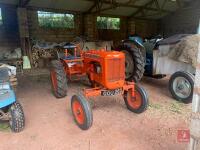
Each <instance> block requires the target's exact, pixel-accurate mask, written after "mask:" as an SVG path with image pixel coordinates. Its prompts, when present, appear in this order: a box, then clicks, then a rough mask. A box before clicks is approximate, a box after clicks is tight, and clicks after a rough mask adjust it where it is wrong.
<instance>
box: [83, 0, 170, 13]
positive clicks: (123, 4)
mask: <svg viewBox="0 0 200 150" xmlns="http://www.w3.org/2000/svg"><path fill="white" fill-rule="evenodd" d="M83 1H87V2H94V0H83ZM101 2H102V3H103V4H107V5H113V4H114V5H117V7H129V8H137V9H141V8H142V9H147V10H151V11H158V9H157V8H151V7H149V6H148V5H145V6H140V5H136V4H132V3H130V4H126V3H116V2H115V3H112V2H111V1H106V0H101ZM161 10H162V12H167V13H171V12H172V11H170V10H165V9H161Z"/></svg>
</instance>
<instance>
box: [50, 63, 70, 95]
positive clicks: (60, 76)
mask: <svg viewBox="0 0 200 150" xmlns="http://www.w3.org/2000/svg"><path fill="white" fill-rule="evenodd" d="M50 73H51V84H52V91H53V93H54V95H55V97H56V98H63V97H65V96H66V95H67V78H66V73H65V70H64V67H63V65H62V63H61V62H60V61H58V60H53V61H51V68H50Z"/></svg>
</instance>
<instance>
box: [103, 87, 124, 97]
mask: <svg viewBox="0 0 200 150" xmlns="http://www.w3.org/2000/svg"><path fill="white" fill-rule="evenodd" d="M121 93H122V89H121V88H119V89H115V90H103V91H101V96H113V95H119V94H121Z"/></svg>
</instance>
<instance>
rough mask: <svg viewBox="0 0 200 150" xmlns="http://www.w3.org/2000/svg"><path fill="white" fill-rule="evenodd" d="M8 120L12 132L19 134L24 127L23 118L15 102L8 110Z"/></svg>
mask: <svg viewBox="0 0 200 150" xmlns="http://www.w3.org/2000/svg"><path fill="white" fill-rule="evenodd" d="M9 113H10V119H9V126H10V128H11V130H12V131H13V132H20V131H22V130H23V129H24V126H25V117H24V112H23V109H22V106H21V105H20V103H18V102H15V103H14V104H12V105H11V107H10V109H9Z"/></svg>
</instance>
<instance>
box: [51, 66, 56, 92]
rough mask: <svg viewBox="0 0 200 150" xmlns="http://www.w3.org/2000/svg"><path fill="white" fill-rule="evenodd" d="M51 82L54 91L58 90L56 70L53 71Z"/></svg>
mask: <svg viewBox="0 0 200 150" xmlns="http://www.w3.org/2000/svg"><path fill="white" fill-rule="evenodd" d="M51 82H52V85H53V89H54V91H56V89H57V79H56V72H55V71H54V70H52V71H51Z"/></svg>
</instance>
